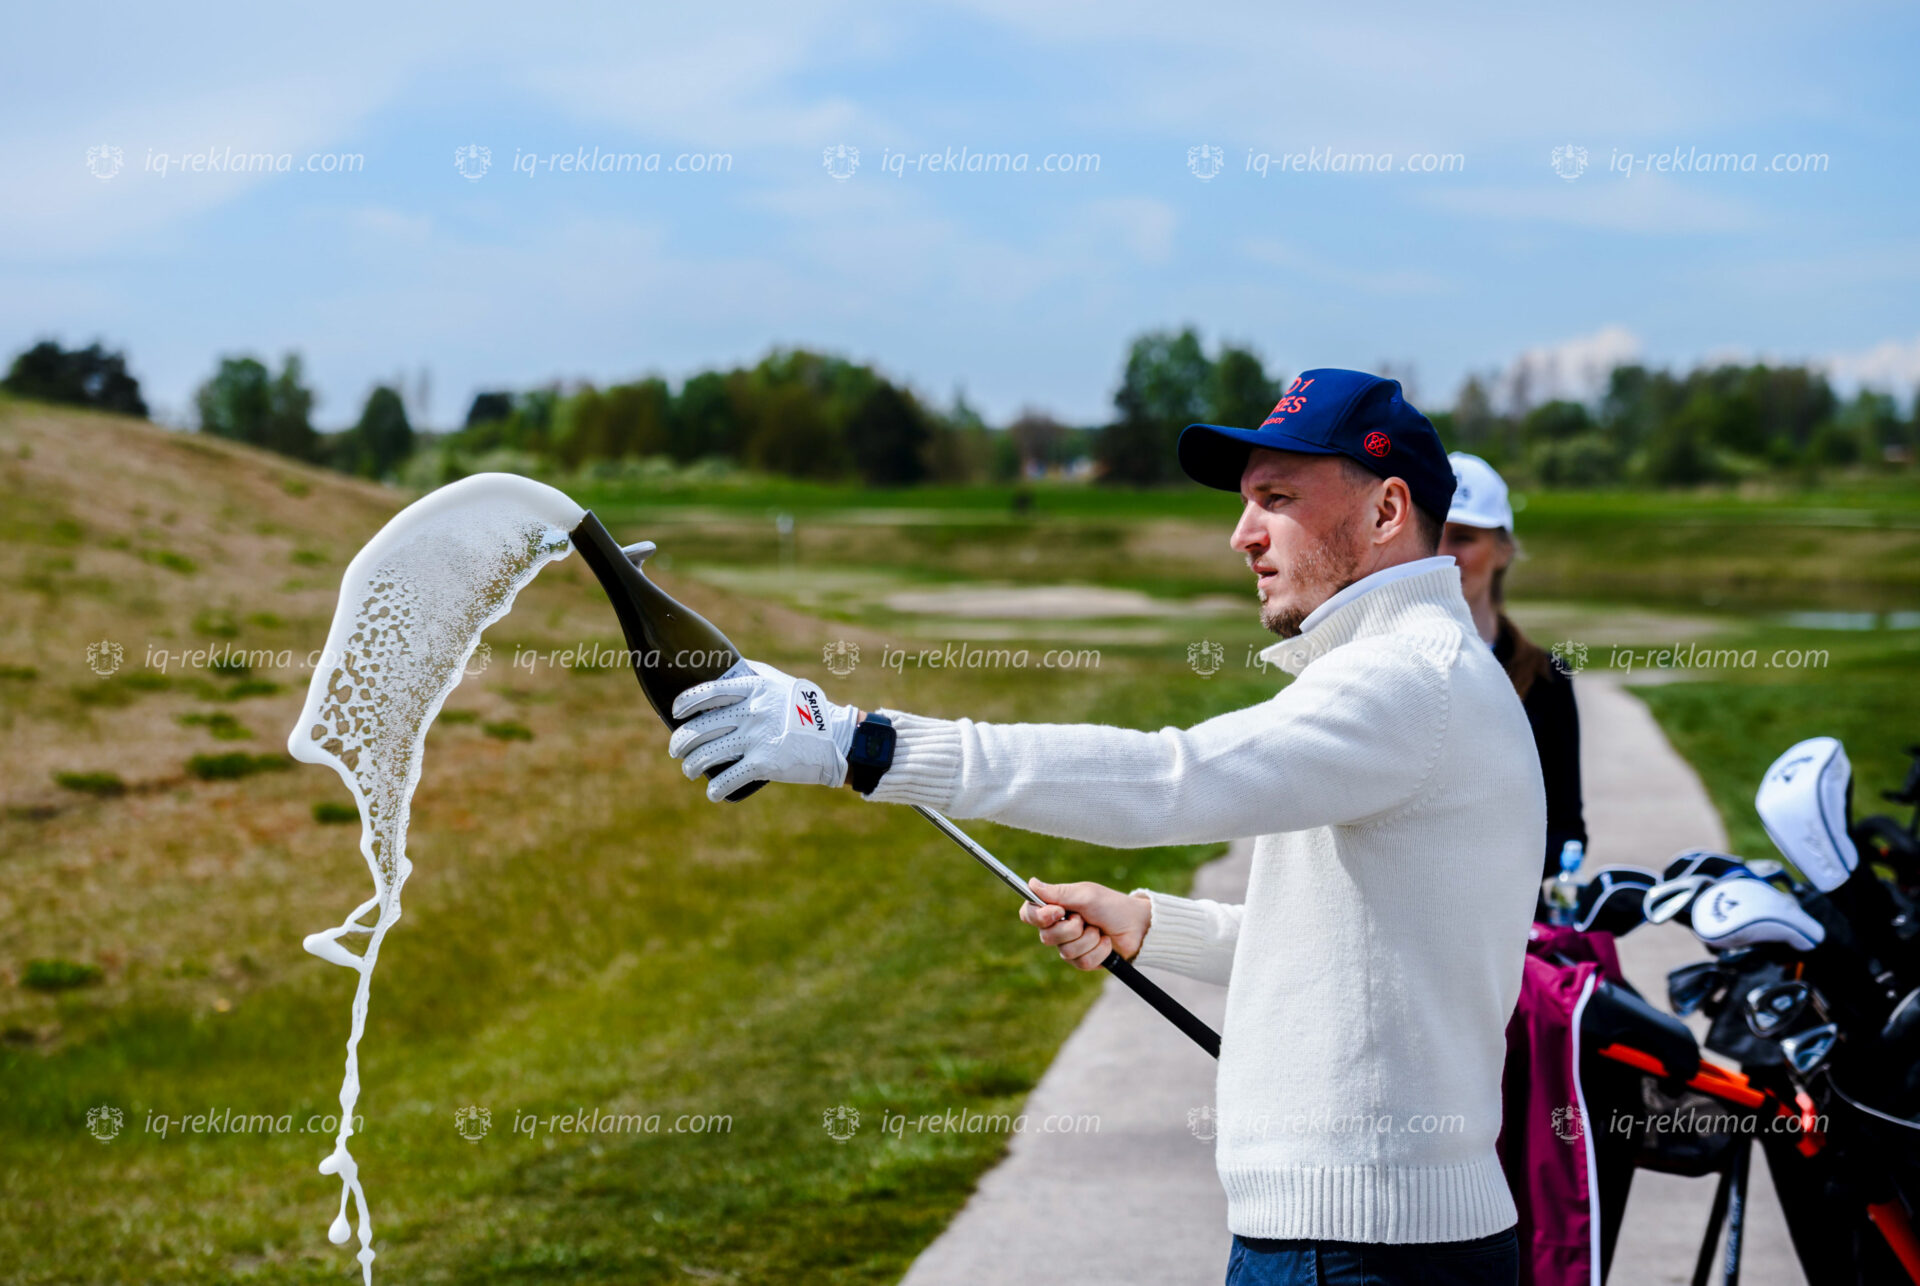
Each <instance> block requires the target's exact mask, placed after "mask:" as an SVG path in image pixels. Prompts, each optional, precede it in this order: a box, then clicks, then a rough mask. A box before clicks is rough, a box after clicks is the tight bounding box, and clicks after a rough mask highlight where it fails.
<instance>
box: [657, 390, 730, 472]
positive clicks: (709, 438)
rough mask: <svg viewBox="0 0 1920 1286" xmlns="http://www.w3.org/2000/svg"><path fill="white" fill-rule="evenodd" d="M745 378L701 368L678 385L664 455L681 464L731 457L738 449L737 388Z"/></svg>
mask: <svg viewBox="0 0 1920 1286" xmlns="http://www.w3.org/2000/svg"><path fill="white" fill-rule="evenodd" d="M744 383H745V377H744V376H742V375H740V373H739V372H737V371H736V372H734V373H733V374H731V375H728V374H723V373H722V372H720V371H702V372H700V374H698V375H695V376H694V377H693V378H691V379H689V380H688V381H687V382H686V383H685V384H683V385H681V387H680V396H679V397H677V398H675V399H674V402H673V416H672V419H671V420H670V421H669V423H668V433H667V454H668V455H670V456H672V457H673V458H674V459H675V460H678V461H680V462H681V463H682V464H685V463H687V462H688V461H690V460H698V459H700V458H701V457H702V456H715V455H717V456H733V455H736V454H737V453H738V451H739V449H740V441H741V437H742V434H741V432H740V414H739V411H738V409H737V408H736V407H735V405H734V403H735V398H736V392H737V391H743V387H742V386H744Z"/></svg>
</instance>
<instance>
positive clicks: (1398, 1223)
mask: <svg viewBox="0 0 1920 1286" xmlns="http://www.w3.org/2000/svg"><path fill="white" fill-rule="evenodd" d="M1360 588H1361V590H1362V592H1360V593H1358V594H1356V595H1353V596H1350V597H1348V598H1346V599H1344V600H1343V601H1341V602H1339V603H1337V604H1332V605H1331V606H1332V610H1331V611H1329V612H1326V613H1324V614H1323V615H1322V616H1320V617H1318V618H1312V619H1311V623H1310V624H1309V625H1308V626H1307V628H1306V629H1305V630H1304V631H1303V632H1302V633H1301V634H1300V635H1299V637H1297V638H1293V639H1288V640H1286V641H1284V642H1281V643H1277V644H1275V645H1273V646H1272V647H1270V648H1268V649H1267V650H1266V651H1265V652H1264V653H1262V656H1263V657H1265V658H1266V659H1267V660H1268V661H1270V662H1272V663H1274V664H1276V665H1278V666H1279V667H1280V668H1281V669H1283V670H1285V671H1286V672H1288V673H1290V674H1293V675H1296V676H1297V677H1296V678H1295V679H1294V681H1293V683H1292V684H1290V685H1289V686H1288V687H1286V688H1284V689H1282V690H1281V691H1280V692H1279V693H1278V694H1277V695H1275V696H1274V697H1273V698H1271V699H1270V700H1267V701H1265V702H1262V703H1261V704H1259V705H1256V706H1252V707H1249V708H1248V709H1245V710H1237V711H1234V712H1233V713H1231V714H1224V715H1221V716H1219V717H1218V718H1214V719H1209V720H1207V721H1206V722H1204V723H1201V724H1198V725H1196V726H1194V727H1192V728H1187V729H1179V728H1162V729H1161V730H1160V731H1158V732H1136V731H1130V730H1127V729H1122V728H1113V727H1106V726H1101V725H1085V724H1082V725H1064V724H990V723H975V722H973V721H972V720H968V719H959V720H952V721H948V720H941V719H926V718H921V717H918V716H915V715H910V714H904V713H899V712H892V711H889V713H890V714H892V716H893V718H894V723H895V727H896V728H897V730H898V740H897V745H896V748H895V751H894V760H893V765H892V767H891V768H889V769H888V771H887V773H886V775H885V776H884V777H883V778H882V779H881V781H880V785H879V787H878V788H877V789H875V790H874V792H873V794H872V795H871V796H870V798H872V799H876V800H884V801H893V802H899V803H917V804H925V805H928V806H930V807H934V808H939V809H942V810H945V811H946V812H949V813H952V814H953V815H955V816H957V817H986V818H992V819H994V820H997V821H1001V822H1006V823H1009V824H1011V825H1015V826H1020V827H1024V828H1026V829H1029V830H1035V831H1040V832H1043V833H1045V834H1049V835H1061V836H1066V837H1069V838H1072V839H1079V840H1087V841H1091V842H1093V843H1099V844H1111V845H1115V846H1118V847H1140V846H1146V845H1157V844H1197V843H1207V842H1213V841H1221V840H1229V839H1235V838H1239V837H1242V836H1248V835H1253V836H1258V839H1257V840H1256V842H1255V845H1254V858H1253V873H1252V878H1251V881H1250V883H1249V886H1248V889H1247V901H1246V903H1245V904H1244V905H1243V906H1237V905H1225V904H1222V903H1219V902H1212V901H1206V900H1192V899H1187V898H1178V897H1171V896H1168V895H1167V894H1164V893H1150V894H1149V896H1150V899H1151V901H1152V903H1153V920H1152V927H1151V928H1150V929H1149V931H1148V933H1147V937H1146V943H1145V946H1144V947H1143V948H1142V949H1141V952H1140V955H1139V957H1138V960H1137V963H1139V964H1141V965H1145V966H1157V967H1159V968H1163V969H1169V970H1172V971H1174V972H1176V973H1182V974H1186V975H1188V976H1189V977H1194V978H1200V979H1205V980H1207V981H1211V982H1216V983H1225V984H1227V988H1228V990H1227V1016H1226V1025H1225V1031H1224V1032H1223V1033H1222V1041H1221V1050H1220V1070H1219V1081H1218V1104H1217V1112H1218V1133H1219V1141H1218V1145H1217V1162H1218V1165H1219V1170H1220V1179H1221V1182H1222V1183H1223V1184H1224V1185H1225V1187H1226V1191H1227V1196H1228V1200H1229V1212H1228V1225H1229V1227H1230V1228H1231V1229H1232V1231H1234V1232H1236V1233H1239V1234H1241V1235H1243V1236H1249V1237H1288V1238H1293V1237H1301V1238H1313V1239H1322V1240H1333V1241H1372V1242H1402V1243H1404V1242H1431V1241H1460V1240H1465V1239H1468V1238H1472V1237H1482V1236H1485V1235H1487V1234H1489V1233H1494V1232H1498V1231H1500V1230H1502V1229H1504V1228H1508V1227H1511V1226H1512V1225H1513V1224H1514V1222H1515V1220H1516V1219H1517V1217H1518V1216H1517V1213H1516V1211H1515V1209H1514V1204H1513V1198H1512V1196H1511V1194H1510V1193H1509V1192H1508V1190H1507V1184H1506V1180H1505V1178H1504V1176H1503V1175H1502V1173H1501V1170H1500V1164H1499V1161H1498V1159H1497V1157H1496V1156H1495V1153H1494V1140H1495V1139H1496V1138H1497V1137H1498V1135H1499V1132H1500V1073H1501V1065H1502V1062H1503V1059H1504V1056H1505V1048H1506V1042H1505V1030H1506V1024H1507V1019H1508V1017H1509V1015H1510V1014H1511V1013H1512V1011H1513V1006H1514V1002H1515V1000H1516V999H1517V997H1518V995H1519V991H1520V973H1521V962H1522V960H1523V958H1524V955H1525V950H1526V941H1527V929H1528V926H1529V924H1530V922H1531V919H1532V913H1533V906H1534V898H1535V894H1536V892H1537V890H1538V887H1539V884H1538V881H1539V872H1540V846H1541V843H1542V840H1541V835H1542V834H1543V833H1544V831H1545V828H1546V802H1545V794H1544V791H1543V788H1542V785H1541V779H1540V766H1539V759H1538V756H1537V754H1536V752H1535V750H1534V746H1533V737H1532V733H1531V731H1530V730H1529V728H1528V725H1527V719H1526V715H1525V713H1524V712H1523V711H1522V709H1521V706H1520V702H1519V700H1518V698H1516V697H1515V695H1514V691H1513V685H1512V684H1511V683H1510V682H1509V681H1508V679H1507V676H1506V674H1505V673H1504V672H1503V671H1502V670H1501V668H1500V666H1499V664H1498V663H1497V662H1496V661H1495V660H1494V658H1493V655H1492V653H1490V652H1489V651H1488V649H1487V648H1485V647H1483V646H1481V645H1480V644H1479V640H1478V637H1477V635H1476V634H1475V631H1474V627H1473V620H1472V618H1471V616H1469V615H1468V612H1467V607H1466V603H1465V601H1464V600H1463V599H1462V598H1461V595H1460V578H1459V573H1458V571H1457V569H1455V568H1454V567H1453V566H1452V565H1451V564H1450V563H1449V564H1446V565H1442V566H1438V567H1436V568H1434V569H1432V570H1427V571H1422V572H1419V573H1417V574H1414V575H1407V576H1402V577H1400V578H1398V579H1393V578H1385V577H1383V578H1381V583H1379V584H1378V585H1369V584H1367V583H1366V582H1362V586H1361V587H1360Z"/></svg>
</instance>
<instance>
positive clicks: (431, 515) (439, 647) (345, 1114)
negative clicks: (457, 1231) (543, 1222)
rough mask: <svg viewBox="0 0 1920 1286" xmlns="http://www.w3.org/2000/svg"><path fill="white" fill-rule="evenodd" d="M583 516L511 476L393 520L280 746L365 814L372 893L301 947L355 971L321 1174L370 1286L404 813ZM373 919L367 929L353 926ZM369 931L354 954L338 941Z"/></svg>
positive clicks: (339, 616)
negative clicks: (511, 626)
mask: <svg viewBox="0 0 1920 1286" xmlns="http://www.w3.org/2000/svg"><path fill="white" fill-rule="evenodd" d="M585 514H586V511H585V510H583V509H582V508H581V507H580V506H579V505H576V504H575V503H574V502H573V501H572V500H569V499H568V498H567V497H566V496H565V495H564V494H562V493H561V492H559V491H556V490H554V489H553V488H552V487H549V486H546V485H544V484H542V483H538V482H534V481H532V480H531V479H528V478H520V477H515V476H514V475H512V474H509V473H482V474H476V475H475V476H473V477H471V478H465V479H462V480H461V481H459V482H456V483H453V484H452V485H450V486H446V487H442V488H441V489H440V490H438V491H435V492H433V493H432V494H431V495H428V496H426V497H424V498H422V499H420V500H417V501H415V502H414V503H413V504H411V505H408V506H407V507H406V508H405V509H403V510H401V511H400V512H399V513H398V514H396V515H394V517H393V518H392V520H390V521H389V522H388V523H387V525H386V526H384V527H382V528H381V529H380V532H379V534H378V535H376V536H375V537H374V538H373V539H372V540H370V541H368V542H367V546H366V548H365V549H362V550H361V551H360V552H359V554H358V555H356V556H355V557H354V560H353V562H351V563H350V564H348V566H347V574H346V576H345V578H344V579H342V581H341V583H340V602H339V605H338V606H337V607H336V608H335V609H334V615H333V628H332V629H331V630H330V631H329V632H328V634H327V646H326V651H325V653H324V654H323V656H322V658H321V663H320V664H319V665H318V666H316V667H315V668H314V672H313V682H312V683H311V684H310V685H309V686H308V688H307V703H306V705H305V707H304V708H303V709H302V710H301V712H300V722H299V723H298V724H297V725H295V727H294V730H293V732H292V734H291V735H290V736H289V737H288V738H287V749H288V750H289V751H291V752H292V754H293V757H294V758H295V759H301V760H305V761H306V762H307V763H311V764H327V765H329V766H331V767H332V768H333V770H334V771H335V772H337V773H339V774H340V779H341V780H342V781H344V782H346V784H347V789H348V790H350V791H352V792H353V800H354V803H355V804H357V805H358V806H359V809H360V851H361V853H362V854H364V855H365V857H366V859H367V867H368V869H369V870H371V871H372V873H373V896H372V897H371V898H369V899H367V901H365V902H363V903H361V904H360V906H359V907H358V908H357V909H355V911H354V912H353V914H352V915H350V916H348V917H347V918H346V920H345V921H344V922H343V923H342V924H341V925H340V926H339V927H338V928H334V929H328V930H327V931H325V932H324V933H315V934H312V935H310V936H309V937H308V938H307V939H306V941H305V943H304V944H303V945H304V946H305V947H306V949H307V950H308V951H310V952H312V953H313V954H314V955H316V956H319V957H320V958H321V959H322V960H331V961H332V962H333V963H335V964H338V965H345V966H346V967H347V968H349V969H354V970H357V971H358V972H359V974H360V983H359V986H358V988H357V989H356V990H355V992H354V996H353V1028H352V1032H351V1034H350V1035H349V1036H348V1037H347V1068H346V1075H345V1078H344V1079H343V1080H342V1081H341V1084H340V1135H339V1137H338V1138H337V1139H336V1140H335V1143H334V1148H333V1152H332V1154H331V1155H329V1156H328V1157H327V1158H326V1160H324V1161H322V1162H321V1163H320V1173H322V1174H337V1175H339V1176H340V1181H341V1188H340V1213H339V1215H338V1216H337V1217H336V1218H335V1219H334V1221H333V1226H332V1227H331V1228H329V1229H328V1231H327V1236H328V1237H329V1238H330V1239H331V1240H332V1241H333V1243H334V1244H335V1245H345V1244H346V1241H347V1238H348V1237H349V1236H350V1235H351V1233H352V1229H351V1228H350V1227H349V1225H348V1223H347V1199H348V1198H349V1197H352V1199H353V1202H354V1206H355V1210H356V1214H357V1218H358V1231H359V1238H360V1253H359V1260H360V1264H361V1271H362V1275H363V1277H364V1279H365V1282H366V1283H367V1286H372V1282H373V1223H372V1220H371V1219H370V1218H369V1217H368V1214H367V1198H366V1193H365V1191H364V1190H363V1189H362V1188H361V1186H360V1175H359V1167H358V1166H357V1165H356V1163H355V1162H354V1159H353V1154H352V1153H350V1152H349V1151H348V1150H347V1139H348V1138H349V1137H350V1136H351V1135H352V1134H353V1109H354V1104H355V1102H356V1101H357V1100H358V1099H359V1097H360V1037H361V1035H362V1033H363V1032H364V1031H365V1030H366V1023H367V993H368V985H369V983H370V982H371V981H372V978H373V966H374V962H375V961H376V960H378V959H379V957H380V943H381V940H382V939H383V938H385V937H386V933H387V930H388V929H390V928H392V927H393V924H394V922H395V921H396V920H398V919H399V918H400V887H401V886H402V885H403V884H405V883H406V882H407V873H408V872H409V871H411V870H412V869H413V865H412V863H410V862H409V861H407V817H408V814H409V812H410V810H411V808H412V802H413V789H414V787H415V785H417V784H418V783H419V781H420V759H421V754H422V751H423V750H424V748H425V745H426V740H427V729H428V728H430V727H431V726H432V725H433V721H434V718H435V717H436V716H437V715H438V714H439V713H440V707H441V705H442V703H444V702H445V701H446V699H447V695H448V694H449V693H451V692H452V691H453V690H454V688H455V687H457V686H458V685H459V683H460V679H461V677H462V675H463V674H465V672H466V667H467V662H468V660H469V658H471V657H472V655H473V650H474V647H475V645H476V644H478V643H479V641H480V634H481V631H483V630H485V629H486V628H487V626H489V625H491V624H493V622H495V621H497V620H499V619H500V618H501V617H503V616H505V615H506V614H507V612H508V611H509V610H510V609H511V608H512V606H513V599H514V595H516V594H518V593H519V592H520V589H521V587H523V586H524V585H526V583H527V582H528V581H530V580H532V579H533V577H534V574H535V573H537V572H538V571H539V570H540V569H541V568H542V567H544V566H546V565H547V564H548V563H550V562H552V561H554V560H555V559H557V558H564V557H565V556H566V554H567V551H568V550H569V548H570V547H571V546H570V544H569V542H568V538H567V533H568V532H570V531H572V530H573V528H574V527H575V526H577V525H578V524H579V522H580V520H581V518H582V517H584V516H585ZM372 911H377V912H378V915H377V917H376V919H375V921H374V923H372V924H365V923H362V917H364V916H365V915H366V914H367V913H369V912H372ZM358 933H364V934H366V935H367V945H366V948H365V950H364V951H362V952H361V953H360V954H358V955H356V954H354V953H353V952H352V951H350V950H348V949H347V947H346V946H344V945H342V943H341V941H340V939H341V938H342V937H344V936H346V935H347V934H358Z"/></svg>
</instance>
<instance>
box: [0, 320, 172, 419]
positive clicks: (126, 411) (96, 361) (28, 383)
mask: <svg viewBox="0 0 1920 1286" xmlns="http://www.w3.org/2000/svg"><path fill="white" fill-rule="evenodd" d="M0 388H3V389H5V390H6V391H7V392H9V393H11V394H13V395H14V396H15V397H28V398H33V399H35V400H37V401H41V402H64V403H66V404H68V405H71V406H89V407H93V408H94V409H95V410H100V411H112V412H114V413H115V414H118V415H139V416H144V415H146V413H147V403H146V401H145V399H143V398H142V397H141V396H140V381H139V380H137V379H135V378H134V377H133V376H131V375H129V374H128V373H127V358H126V354H125V353H109V352H107V351H106V349H105V348H103V347H102V346H101V344H100V342H99V341H98V340H95V341H94V342H93V343H92V344H89V345H88V346H87V347H85V348H76V349H73V350H71V351H69V350H67V349H64V348H62V347H61V346H60V345H59V344H58V343H56V342H55V341H53V340H50V339H49V340H41V341H40V342H39V343H38V344H35V345H34V346H33V347H32V348H29V349H28V350H27V351H26V352H24V353H21V354H20V355H19V356H18V357H15V358H14V359H13V363H12V365H11V366H9V367H8V369H7V377H6V379H4V380H0Z"/></svg>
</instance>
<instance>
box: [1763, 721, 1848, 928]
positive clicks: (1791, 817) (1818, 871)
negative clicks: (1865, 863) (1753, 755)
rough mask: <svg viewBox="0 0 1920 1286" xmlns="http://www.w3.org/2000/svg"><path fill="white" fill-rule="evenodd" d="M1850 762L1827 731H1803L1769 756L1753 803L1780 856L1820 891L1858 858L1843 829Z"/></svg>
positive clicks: (1836, 883)
mask: <svg viewBox="0 0 1920 1286" xmlns="http://www.w3.org/2000/svg"><path fill="white" fill-rule="evenodd" d="M1852 781H1853V765H1851V764H1849V763H1848V762H1847V751H1846V748H1845V747H1844V746H1842V745H1841V744H1840V742H1839V741H1838V740H1837V739H1835V738H1833V737H1809V738H1807V739H1806V740H1805V741H1803V742H1801V743H1800V744H1799V745H1797V746H1794V747H1793V748H1792V749H1791V750H1789V751H1787V753H1786V754H1784V755H1781V756H1780V757H1779V758H1778V759H1776V760H1774V761H1773V767H1771V768H1769V769H1767V775H1766V776H1765V777H1762V778H1761V779H1760V790H1759V793H1757V794H1756V795H1754V797H1753V806H1754V808H1755V809H1756V810H1757V811H1758V812H1759V814H1760V822H1761V824H1762V825H1764V826H1765V827H1766V828H1767V837H1768V838H1769V839H1771V840H1772V841H1773V846H1774V847H1775V848H1777V849H1779V850H1780V854H1781V856H1783V857H1785V858H1786V859H1787V860H1788V861H1789V862H1792V863H1793V864H1794V865H1795V866H1797V867H1799V868H1800V873H1801V874H1802V875H1804V876H1806V877H1807V880H1808V882H1809V883H1811V884H1812V885H1813V887H1815V888H1816V889H1819V890H1820V891H1821V892H1822V893H1825V892H1828V891H1830V890H1832V889H1837V888H1839V887H1840V886H1841V885H1842V884H1844V883H1846V882H1847V877H1848V876H1850V875H1852V874H1853V870H1854V868H1855V867H1856V866H1858V865H1859V864H1860V853H1859V850H1858V849H1856V848H1854V846H1853V840H1852V839H1851V838H1849V837H1848V835H1847V789H1848V787H1849V785H1850V784H1851V783H1852Z"/></svg>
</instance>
